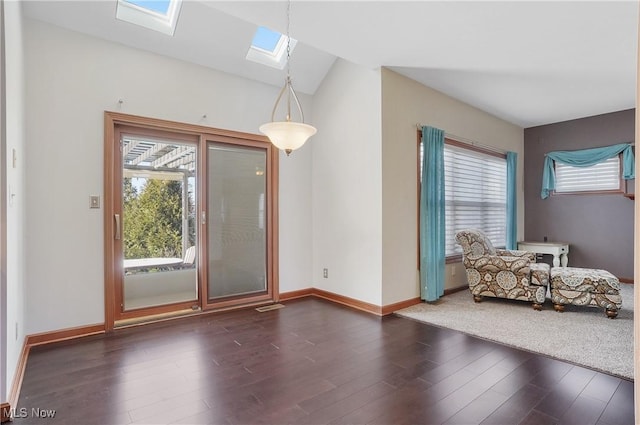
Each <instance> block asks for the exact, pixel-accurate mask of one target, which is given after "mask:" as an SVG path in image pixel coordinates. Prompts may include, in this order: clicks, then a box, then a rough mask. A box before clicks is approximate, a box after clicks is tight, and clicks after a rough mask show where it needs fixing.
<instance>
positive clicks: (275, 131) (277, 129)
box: [260, 0, 317, 156]
mask: <svg viewBox="0 0 640 425" xmlns="http://www.w3.org/2000/svg"><path fill="white" fill-rule="evenodd" d="M290 17H291V0H289V1H288V2H287V78H286V79H285V83H284V87H282V90H280V94H279V95H278V98H277V99H276V103H275V105H273V111H272V112H271V122H268V123H266V124H262V125H261V126H260V132H261V133H264V134H265V135H266V136H267V137H268V138H269V140H271V143H273V145H274V146H275V147H277V148H278V149H280V150H283V151H285V152H286V153H287V156H289V154H291V152H292V151H294V150H296V149H298V148H300V147H301V146H302V145H304V143H305V142H306V141H307V140H308V139H309V137H311V136H313V135H314V134H316V132H317V130H316V128H315V127H313V126H311V125H309V124H305V123H304V113H303V112H302V107H301V106H300V101H299V100H298V96H297V95H296V92H295V91H294V90H293V85H291V76H290V66H289V60H290V58H291V39H290V37H289V24H290V20H291V19H290ZM285 94H286V100H287V115H286V117H285V121H276V120H275V114H276V109H277V108H278V104H279V103H280V101H281V100H282V97H283V96H285ZM292 98H293V101H294V102H295V105H296V107H297V108H298V114H299V115H300V120H301V122H296V121H292V120H291V99H292Z"/></svg>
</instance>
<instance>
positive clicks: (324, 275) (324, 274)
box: [322, 269, 329, 279]
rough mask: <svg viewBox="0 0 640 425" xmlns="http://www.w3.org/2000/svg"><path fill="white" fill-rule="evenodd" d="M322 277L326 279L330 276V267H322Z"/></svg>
mask: <svg viewBox="0 0 640 425" xmlns="http://www.w3.org/2000/svg"><path fill="white" fill-rule="evenodd" d="M322 277H324V278H325V279H328V278H329V269H322Z"/></svg>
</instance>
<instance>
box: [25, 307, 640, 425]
mask: <svg viewBox="0 0 640 425" xmlns="http://www.w3.org/2000/svg"><path fill="white" fill-rule="evenodd" d="M17 408H18V409H23V410H22V412H24V413H25V414H24V416H25V417H23V418H16V419H15V421H14V423H15V424H82V425H90V424H131V423H134V424H167V423H176V424H285V423H295V424H325V423H331V424H391V423H394V424H451V425H453V424H502V425H510V424H527V425H529V424H535V425H543V424H580V425H586V424H599V425H626V424H633V423H634V416H633V382H631V381H627V380H623V379H619V378H616V377H613V376H609V375H605V374H602V373H599V372H595V371H592V370H589V369H585V368H582V367H579V366H574V365H571V364H568V363H564V362H561V361H558V360H554V359H550V358H547V357H544V356H540V355H535V354H532V353H528V352H524V351H520V350H516V349H512V348H509V347H505V346H501V345H498V344H494V343H491V342H488V341H484V340H481V339H477V338H474V337H470V336H467V335H464V334H462V333H459V332H456V331H451V330H448V329H442V328H437V327H433V326H429V325H425V324H422V323H418V322H415V321H412V320H408V319H403V318H400V317H395V316H389V317H385V318H382V319H381V318H379V317H376V316H373V315H370V314H367V313H362V312H359V311H355V310H352V309H349V308H346V307H342V306H340V305H336V304H332V303H330V302H327V301H324V300H319V299H301V300H295V301H291V302H288V303H286V307H285V308H283V309H280V310H274V311H269V312H265V313H258V312H256V311H255V310H253V309H252V310H244V311H235V312H227V313H219V314H210V315H202V316H197V317H190V318H184V319H178V320H173V321H167V322H162V323H155V324H150V325H145V326H140V327H136V328H130V329H122V330H118V331H115V332H113V333H112V334H109V335H97V336H91V337H86V338H82V339H78V340H74V341H66V342H61V343H56V344H50V345H46V346H40V347H34V348H33V349H32V350H31V354H30V356H29V360H28V363H27V367H26V373H25V377H24V382H23V386H22V392H21V394H20V400H19V405H18V406H17ZM32 409H41V412H45V413H46V412H47V411H50V410H55V416H54V417H53V418H47V419H42V418H36V417H34V416H33V415H32V413H34V412H35V413H37V410H36V411H34V410H32ZM18 412H21V411H20V410H18Z"/></svg>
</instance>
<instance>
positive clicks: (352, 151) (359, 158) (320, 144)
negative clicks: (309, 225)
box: [308, 59, 382, 305]
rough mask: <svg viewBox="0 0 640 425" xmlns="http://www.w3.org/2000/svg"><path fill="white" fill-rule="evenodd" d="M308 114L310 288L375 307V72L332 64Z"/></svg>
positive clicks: (378, 219) (378, 233)
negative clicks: (313, 129) (311, 127)
mask: <svg viewBox="0 0 640 425" xmlns="http://www.w3.org/2000/svg"><path fill="white" fill-rule="evenodd" d="M313 110H314V123H315V125H316V126H317V128H318V134H317V135H316V136H314V137H313V138H312V139H311V140H310V141H309V142H308V143H309V144H310V145H311V147H312V149H313V158H312V166H313V171H312V187H313V190H312V205H313V237H312V240H313V278H312V282H313V287H315V288H318V289H322V290H326V291H330V292H333V293H337V294H340V295H343V296H347V297H351V298H355V299H357V300H360V301H364V302H368V303H371V304H375V305H380V302H381V282H382V279H381V278H382V275H381V272H382V269H381V264H382V215H381V206H382V204H381V202H382V199H381V195H382V191H381V188H382V186H381V185H382V175H381V172H382V168H381V167H382V158H381V134H380V129H381V121H380V120H381V115H380V114H381V98H380V70H379V69H378V70H371V69H368V68H364V67H360V66H357V65H354V64H352V63H349V62H347V61H344V60H341V59H338V60H337V61H336V62H335V63H334V65H333V67H332V68H331V70H330V71H329V73H328V74H327V76H326V77H325V79H324V81H323V82H322V84H321V86H320V88H319V89H318V91H317V92H316V94H315V95H314V98H313ZM323 268H328V269H329V277H328V278H327V279H325V278H323V277H322V276H323V275H322V270H323Z"/></svg>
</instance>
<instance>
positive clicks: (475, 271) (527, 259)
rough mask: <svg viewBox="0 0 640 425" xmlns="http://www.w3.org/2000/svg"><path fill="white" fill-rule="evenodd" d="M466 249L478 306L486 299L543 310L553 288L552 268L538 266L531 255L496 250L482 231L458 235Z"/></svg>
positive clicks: (543, 264)
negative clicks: (524, 303) (516, 302)
mask: <svg viewBox="0 0 640 425" xmlns="http://www.w3.org/2000/svg"><path fill="white" fill-rule="evenodd" d="M456 241H457V242H458V244H459V245H460V246H462V259H463V263H464V267H465V269H466V270H467V282H468V283H469V290H470V291H471V294H472V295H473V300H474V301H475V302H480V301H482V297H485V296H487V297H496V298H508V299H514V300H523V301H530V302H532V303H533V308H534V309H535V310H542V304H543V303H544V301H545V298H546V294H547V285H548V284H549V269H550V267H549V265H548V264H545V263H536V255H535V254H534V253H533V252H528V251H515V250H503V249H495V248H494V247H493V245H492V244H491V241H490V240H489V239H488V238H487V236H486V235H485V234H484V233H483V232H481V231H480V230H475V229H468V230H463V231H460V232H458V233H457V234H456Z"/></svg>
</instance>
